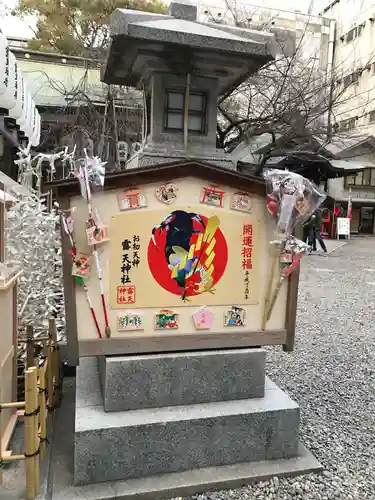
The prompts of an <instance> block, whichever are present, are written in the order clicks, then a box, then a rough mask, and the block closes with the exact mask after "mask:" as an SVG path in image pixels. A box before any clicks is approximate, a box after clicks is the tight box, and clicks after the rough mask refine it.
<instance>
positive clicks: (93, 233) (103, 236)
mask: <svg viewBox="0 0 375 500" xmlns="http://www.w3.org/2000/svg"><path fill="white" fill-rule="evenodd" d="M86 236H87V244H88V245H89V246H93V245H100V243H105V242H106V241H109V238H108V236H107V226H101V227H99V226H92V227H89V228H87V229H86Z"/></svg>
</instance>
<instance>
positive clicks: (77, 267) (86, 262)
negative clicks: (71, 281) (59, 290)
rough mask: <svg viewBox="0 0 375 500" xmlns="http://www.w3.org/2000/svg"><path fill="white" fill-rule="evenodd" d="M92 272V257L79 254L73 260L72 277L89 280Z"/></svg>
mask: <svg viewBox="0 0 375 500" xmlns="http://www.w3.org/2000/svg"><path fill="white" fill-rule="evenodd" d="M89 272H90V255H87V254H86V253H82V252H77V254H76V255H75V256H74V259H73V266H72V276H77V277H79V278H87V276H88V274H89Z"/></svg>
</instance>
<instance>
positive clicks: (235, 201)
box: [230, 193, 251, 213]
mask: <svg viewBox="0 0 375 500" xmlns="http://www.w3.org/2000/svg"><path fill="white" fill-rule="evenodd" d="M230 208H231V209H232V210H238V211H240V212H246V213H250V212H251V198H250V195H248V194H247V193H234V194H232V199H231V202H230Z"/></svg>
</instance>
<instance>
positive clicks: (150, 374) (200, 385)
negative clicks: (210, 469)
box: [99, 349, 265, 411]
mask: <svg viewBox="0 0 375 500" xmlns="http://www.w3.org/2000/svg"><path fill="white" fill-rule="evenodd" d="M264 366H265V351H264V350H263V349H235V350H221V351H212V352H207V351H206V352H183V353H172V354H151V355H139V356H114V357H104V356H103V357H101V358H100V359H99V372H100V380H101V387H102V393H103V400H104V410H105V411H121V410H136V409H140V408H158V407H164V406H177V405H192V404H200V403H212V402H215V401H230V400H239V399H250V398H261V397H263V396H264V383H265V374H264Z"/></svg>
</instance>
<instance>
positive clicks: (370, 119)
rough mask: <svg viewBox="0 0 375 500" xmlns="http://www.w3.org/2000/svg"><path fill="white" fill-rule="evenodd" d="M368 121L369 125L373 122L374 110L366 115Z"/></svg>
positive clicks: (374, 118) (374, 120)
mask: <svg viewBox="0 0 375 500" xmlns="http://www.w3.org/2000/svg"><path fill="white" fill-rule="evenodd" d="M368 121H369V122H370V123H374V122H375V110H372V111H370V112H369V114H368Z"/></svg>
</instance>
